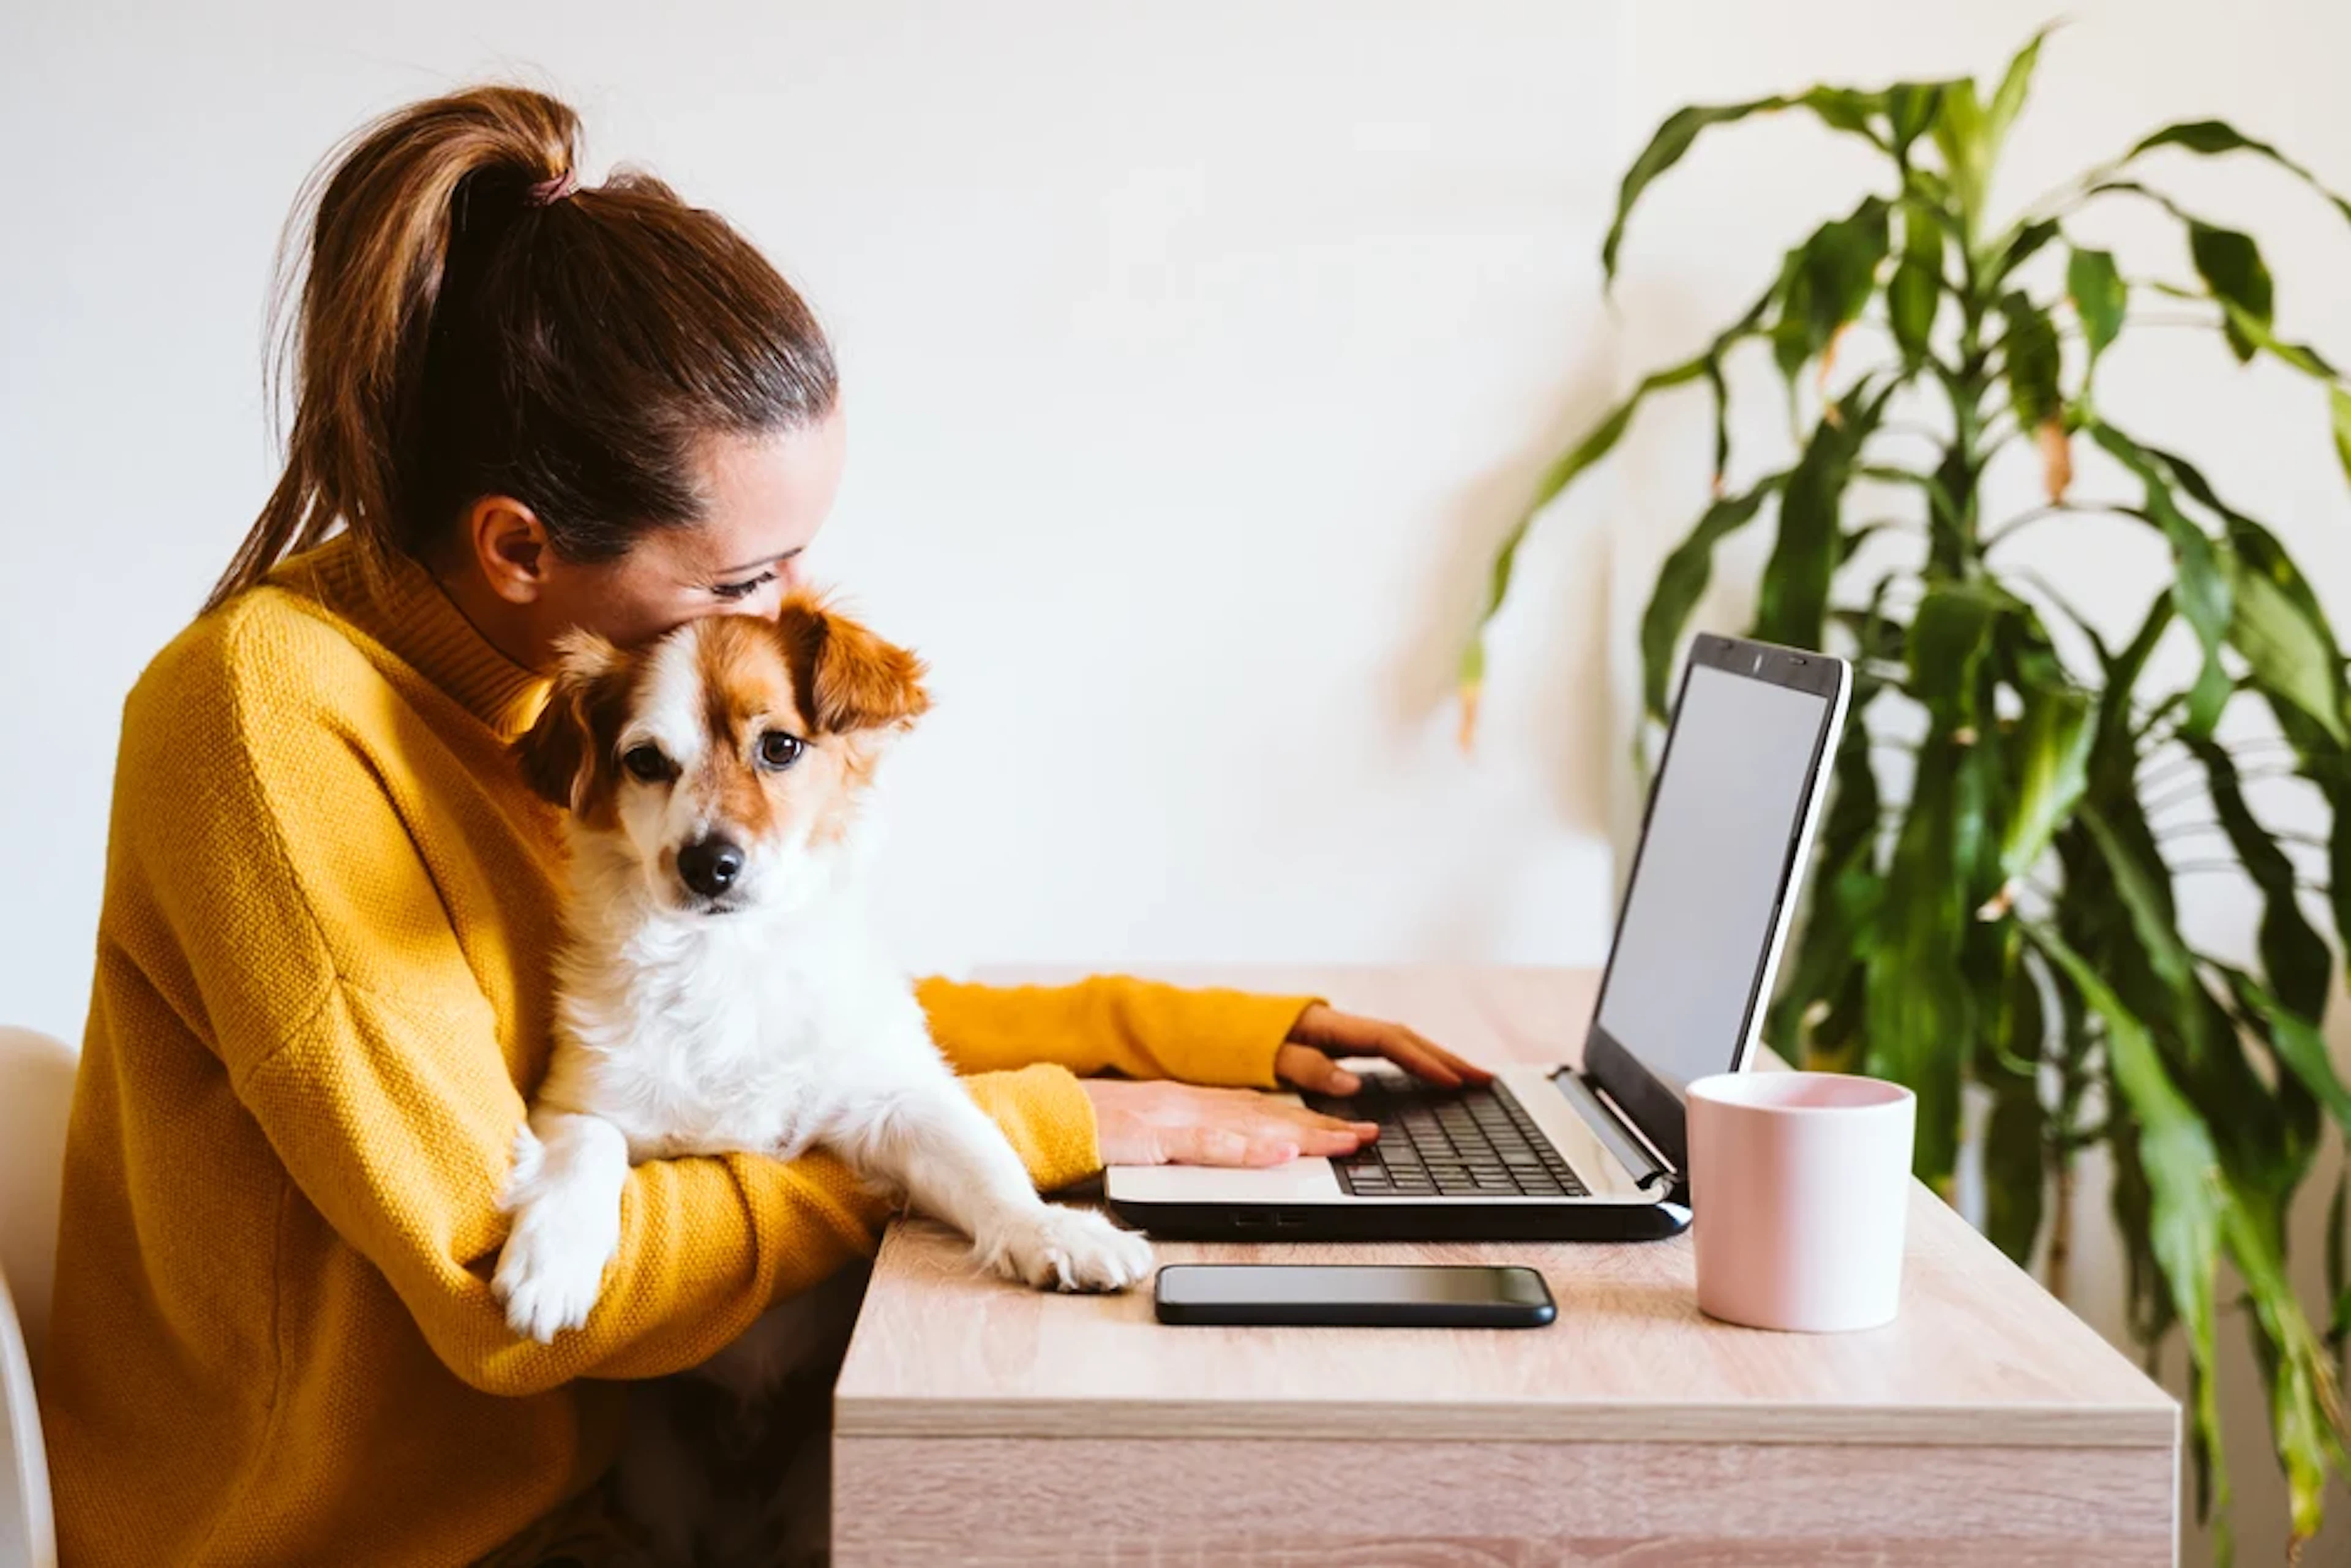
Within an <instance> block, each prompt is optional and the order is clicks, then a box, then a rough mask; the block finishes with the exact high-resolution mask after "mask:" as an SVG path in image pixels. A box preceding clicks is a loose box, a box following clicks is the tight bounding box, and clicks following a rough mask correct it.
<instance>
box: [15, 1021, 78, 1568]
mask: <svg viewBox="0 0 2351 1568" xmlns="http://www.w3.org/2000/svg"><path fill="white" fill-rule="evenodd" d="M73 1081H74V1053H73V1051H71V1050H69V1049H68V1047H67V1046H65V1045H64V1044H63V1043H61V1042H60V1041H57V1040H51V1039H50V1038H49V1037H48V1036H47V1035H45V1034H35V1033H34V1032H33V1031H32V1030H23V1029H0V1568H16V1565H17V1564H19V1563H22V1564H25V1565H26V1568H57V1536H56V1530H55V1524H54V1521H53V1518H52V1514H51V1511H50V1505H49V1469H48V1460H47V1450H46V1448H45V1447H44V1445H43V1444H42V1441H41V1414H40V1407H39V1406H37V1404H36V1403H35V1402H34V1398H33V1355H34V1354H37V1350H38V1347H39V1345H40V1343H41V1342H42V1338H43V1336H44V1335H45V1334H46V1333H47V1330H48V1323H49V1287H50V1285H51V1283H52V1281H54V1280H55V1278H56V1271H57V1186H58V1183H59V1181H60V1180H61V1179H62V1177H63V1176H64V1174H65V1151H66V1113H67V1111H68V1109H69V1108H70V1107H71V1105H72V1103H73Z"/></svg>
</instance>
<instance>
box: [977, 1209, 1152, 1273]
mask: <svg viewBox="0 0 2351 1568" xmlns="http://www.w3.org/2000/svg"><path fill="white" fill-rule="evenodd" d="M984 1250H985V1253H986V1256H987V1260H988V1263H989V1265H990V1266H991V1267H993V1268H994V1269H995V1270H996V1271H997V1272H998V1273H999V1274H1003V1275H1005V1276H1006V1277H1008V1278H1009V1279H1014V1280H1018V1281H1020V1282H1021V1283H1023V1284H1027V1285H1034V1286H1036V1287H1037V1288H1038V1289H1040V1290H1052V1291H1123V1290H1125V1289H1126V1288H1127V1287H1128V1286H1129V1285H1134V1284H1139V1283H1141V1282H1142V1281H1144V1279H1146V1278H1147V1277H1149V1275H1150V1273H1151V1244H1150V1243H1149V1242H1147V1241H1145V1240H1144V1239H1143V1238H1142V1237H1140V1236H1137V1235H1134V1233H1132V1232H1131V1231H1125V1230H1121V1229H1120V1228H1118V1227H1117V1226H1115V1225H1113V1224H1112V1223H1111V1222H1110V1221H1109V1220H1107V1219H1105V1218H1102V1216H1101V1215H1099V1214H1095V1213H1092V1212H1091V1211H1090V1210H1087V1209H1082V1208H1057V1207H1053V1206H1052V1205H1050V1204H1041V1205H1040V1206H1039V1207H1037V1208H1036V1209H1035V1210H1034V1211H1033V1212H1029V1213H1024V1214H1021V1215H1019V1216H1018V1217H1017V1218H1013V1219H1011V1220H1009V1221H1008V1222H1007V1223H1006V1224H1005V1225H1004V1227H1003V1228H1002V1229H1000V1230H999V1231H998V1232H997V1234H996V1235H994V1236H992V1237H990V1238H988V1239H987V1244H986V1245H985V1247H984Z"/></svg>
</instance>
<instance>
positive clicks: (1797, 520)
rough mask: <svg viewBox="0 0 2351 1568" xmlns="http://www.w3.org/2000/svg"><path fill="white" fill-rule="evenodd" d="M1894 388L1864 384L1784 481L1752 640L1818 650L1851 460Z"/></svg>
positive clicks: (1818, 431) (1824, 424)
mask: <svg viewBox="0 0 2351 1568" xmlns="http://www.w3.org/2000/svg"><path fill="white" fill-rule="evenodd" d="M1891 395H1892V388H1891V387H1890V386H1889V387H1886V388H1885V389H1884V390H1880V391H1876V392H1873V390H1872V388H1871V386H1870V385H1869V384H1868V383H1866V382H1865V383H1864V384H1863V385H1861V386H1858V387H1855V389H1854V390H1853V391H1852V392H1850V393H1848V394H1847V395H1846V397H1845V398H1844V401H1843V402H1841V403H1839V404H1838V405H1837V411H1836V416H1835V417H1834V418H1832V419H1823V420H1822V421H1821V423H1819V425H1817V426H1816V427H1815V428H1814V429H1813V434H1812V439H1811V440H1810V442H1808V443H1807V444H1806V445H1805V447H1804V453H1803V455H1802V457H1801V458H1799V459H1798V460H1797V463H1796V466H1795V467H1794V468H1793V469H1792V470H1791V471H1790V473H1789V475H1788V487H1787V490H1786V493H1785V494H1783V495H1782V497H1780V532H1779V538H1777V539H1776V540H1775V541H1773V544H1772V547H1771V559H1770V560H1769V561H1767V562H1766V563H1765V565H1764V568H1763V580H1762V583H1761V590H1760V591H1759V593H1758V595H1757V601H1756V610H1755V634H1756V635H1757V636H1759V637H1761V638H1762V639H1763V640H1764V641H1766V642H1770V643H1785V644H1787V645H1788V646H1790V647H1796V648H1818V647H1819V646H1820V645H1821V642H1822V636H1823V624H1824V622H1825V620H1826V617H1827V614H1828V601H1829V582H1830V580H1831V579H1832V578H1833V577H1834V575H1835V573H1836V555H1837V538H1838V533H1839V528H1838V517H1839V513H1840V510H1841V507H1842V505H1843V502H1844V489H1845V486H1846V485H1847V484H1848V483H1849V482H1850V481H1851V479H1852V477H1853V461H1854V457H1855V455H1856V454H1857V453H1858V452H1859V451H1860V450H1861V444H1862V443H1863V442H1864V441H1865V440H1866V439H1868V437H1869V434H1870V433H1871V432H1873V431H1874V430H1876V428H1877V422H1878V419H1879V417H1880V415H1881V414H1882V413H1884V411H1885V407H1886V399H1887V397H1889V396H1891Z"/></svg>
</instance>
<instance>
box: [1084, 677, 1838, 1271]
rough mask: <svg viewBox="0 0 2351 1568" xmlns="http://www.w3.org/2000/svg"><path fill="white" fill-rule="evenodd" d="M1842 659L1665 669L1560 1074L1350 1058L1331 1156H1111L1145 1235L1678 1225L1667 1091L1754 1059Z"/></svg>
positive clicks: (1383, 1235)
mask: <svg viewBox="0 0 2351 1568" xmlns="http://www.w3.org/2000/svg"><path fill="white" fill-rule="evenodd" d="M1850 685H1851V674H1850V671H1849V669H1848V667H1847V666H1846V664H1844V661H1843V660H1840V659H1835V658H1831V657H1828V656H1826V655H1823V654H1820V653H1801V652H1798V651H1796V650H1794V649H1789V648H1775V647H1771V646H1769V645H1767V644H1764V643H1751V642H1747V641H1744V640H1742V639H1739V638H1732V637H1717V636H1700V637H1699V638H1698V641H1697V643H1696V645H1695V646H1694V647H1693V648H1692V649H1691V651H1690V655H1689V660H1688V662H1687V664H1686V665H1685V666H1684V668H1683V672H1682V682H1681V688H1680V691H1679V692H1678V693H1677V695H1676V697H1675V700H1674V710H1673V723H1672V726H1671V727H1670V729H1669V730H1668V732H1667V738H1666V746H1665V751H1664V754H1663V756H1662V757H1661V758H1660V759H1659V762H1658V767H1657V775H1656V779H1655V781H1654V782H1653V783H1652V784H1651V785H1650V788H1649V801H1648V807H1647V810H1646V813H1645V815H1644V818H1643V821H1642V824H1641V841H1640V844H1639V847H1638V848H1637V849H1636V850H1635V853H1634V859H1633V874H1632V876H1631V877H1630V878H1629V879H1628V880H1627V881H1626V883H1625V897H1624V902H1623V904H1621V905H1620V906H1619V908H1618V910H1617V915H1616V938H1615V941H1614V944H1613V945H1612V946H1611V947H1610V949H1609V955H1608V967H1607V971H1606V973H1605V974H1604V975H1603V977H1601V982H1600V995H1599V998H1598V1000H1597V1002H1596V1003H1595V1004H1594V1006H1593V1016H1592V1021H1591V1023H1590V1025H1589V1026H1588V1028H1587V1029H1586V1030H1585V1033H1584V1041H1583V1063H1582V1065H1581V1066H1580V1067H1578V1066H1565V1065H1552V1066H1531V1067H1512V1068H1506V1069H1502V1070H1500V1071H1499V1073H1498V1075H1497V1077H1496V1078H1495V1081H1494V1082H1493V1083H1492V1084H1491V1085H1490V1086H1482V1087H1478V1088H1471V1089H1465V1090H1458V1091H1447V1090H1440V1089H1437V1088H1434V1087H1432V1086H1428V1085H1425V1084H1420V1083H1417V1082H1414V1081H1411V1080H1409V1079H1406V1078H1405V1077H1404V1076H1403V1075H1402V1074H1401V1073H1398V1072H1396V1071H1394V1070H1392V1069H1391V1070H1387V1071H1367V1072H1365V1073H1364V1074H1363V1075H1362V1076H1363V1077H1364V1088H1363V1092H1361V1093H1359V1094H1356V1095H1353V1096H1350V1097H1348V1098H1346V1099H1332V1098H1328V1097H1323V1096H1310V1097H1308V1098H1307V1101H1306V1103H1308V1104H1310V1105H1312V1106H1313V1107H1314V1108H1316V1109H1318V1110H1322V1111H1327V1112H1329V1113H1331V1114H1332V1115H1337V1116H1343V1117H1345V1118H1347V1119H1349V1120H1352V1121H1369V1122H1376V1123H1377V1124H1379V1127H1380V1136H1379V1138H1378V1140H1377V1141H1376V1142H1374V1143H1373V1144H1371V1145H1368V1146H1366V1147H1365V1148H1364V1150H1362V1151H1361V1152H1360V1153H1358V1154H1356V1155H1352V1156H1349V1157H1347V1158H1344V1159H1339V1160H1327V1159H1300V1160H1293V1161H1291V1162H1290V1163H1289V1164H1288V1165H1285V1166H1275V1167H1273V1168H1271V1169H1266V1170H1228V1169H1216V1168H1211V1167H1207V1166H1115V1167H1113V1169H1112V1170H1111V1171H1110V1172H1109V1173H1108V1176H1107V1177H1106V1181H1105V1195H1106V1197H1108V1199H1109V1203H1110V1207H1111V1211H1112V1212H1113V1214H1115V1215H1117V1216H1118V1217H1119V1218H1121V1219H1123V1220H1124V1221H1126V1222H1127V1223H1128V1224H1130V1225H1133V1226H1135V1227H1137V1228H1141V1229H1144V1230H1147V1231H1150V1232H1152V1233H1153V1234H1155V1235H1158V1236H1165V1237H1174V1238H1196V1239H1255V1240H1284V1241H1310V1240H1350V1239H1361V1240H1373V1239H1384V1240H1412V1241H1447V1240H1560V1241H1627V1240H1642V1239H1652V1238H1657V1237H1665V1236H1671V1235H1673V1234H1675V1233H1676V1232H1677V1231H1679V1230H1680V1229H1682V1228H1684V1227H1685V1226H1687V1224H1688V1223H1689V1218H1690V1211H1689V1189H1688V1184H1687V1179H1686V1177H1685V1175H1684V1172H1685V1168H1686V1164H1687V1137H1686V1124H1685V1121H1684V1113H1683V1098H1682V1096H1683V1091H1684V1090H1685V1088H1686V1087H1687V1085H1688V1084H1689V1083H1690V1082H1691V1081H1692V1080H1694V1079H1698V1078H1702V1077H1705V1076H1706V1075H1708V1074H1709V1073H1715V1072H1725V1071H1732V1072H1735V1071H1740V1070H1742V1069H1744V1068H1745V1067H1746V1065H1747V1063H1748V1060H1749V1058H1750V1056H1751V1054H1752V1053H1753V1051H1754V1049H1755V1042H1756V1034H1757V1030H1758V1029H1759V1028H1760V1027H1761V1018H1762V1014H1763V1011H1764V1009H1765V1006H1766V1004H1767V1003H1768V1002H1769V1000H1770V998H1771V979H1772V975H1773V972H1774V970H1775V969H1776V968H1777V967H1778V964H1779V958H1780V949H1781V946H1782V943H1784V941H1785V940H1786V938H1787V934H1788V923H1789V920H1790V918H1791V916H1792V915H1793V914H1794V911H1795V903H1796V893H1797V889H1798V887H1799V886H1800V884H1801V883H1802V878H1803V873H1804V867H1805V862H1806V861H1807V860H1808V859H1809V858H1810V851H1811V847H1812V840H1813V827H1814V824H1815V822H1816V821H1817V820H1818V818H1819V816H1820V811H1821V800H1822V797H1823V795H1824V794H1825V793H1826V790H1825V788H1824V786H1825V783H1826V778H1827V774H1828V770H1829V765H1830V759H1831V758H1833V757H1834V753H1835V749H1836V741H1837V736H1838V734H1839V732H1840V731H1841V730H1842V729H1843V727H1844V714H1845V704H1846V698H1847V693H1848V690H1849V687H1850Z"/></svg>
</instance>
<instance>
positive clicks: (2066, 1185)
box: [2042, 1150, 2074, 1305]
mask: <svg viewBox="0 0 2351 1568" xmlns="http://www.w3.org/2000/svg"><path fill="white" fill-rule="evenodd" d="M2055 1203H2056V1209H2055V1212H2053V1213H2052V1214H2051V1215H2050V1217H2049V1259H2048V1262H2047V1264H2046V1265H2045V1266H2044V1267H2043V1270H2042V1272H2043V1274H2044V1275H2045V1276H2046V1277H2047V1281H2048V1285H2049V1293H2050V1294H2051V1295H2053V1296H2054V1297H2056V1298H2057V1299H2058V1300H2059V1301H2066V1303H2067V1304H2068V1305H2071V1304H2072V1303H2071V1301H2068V1299H2067V1296H2066V1291H2067V1290H2068V1289H2069V1288H2070V1287H2071V1285H2072V1283H2073V1280H2072V1275H2073V1271H2074V1155H2073V1153H2072V1151H2071V1150H2060V1151H2059V1153H2058V1155H2057V1191H2056V1195H2055Z"/></svg>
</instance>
